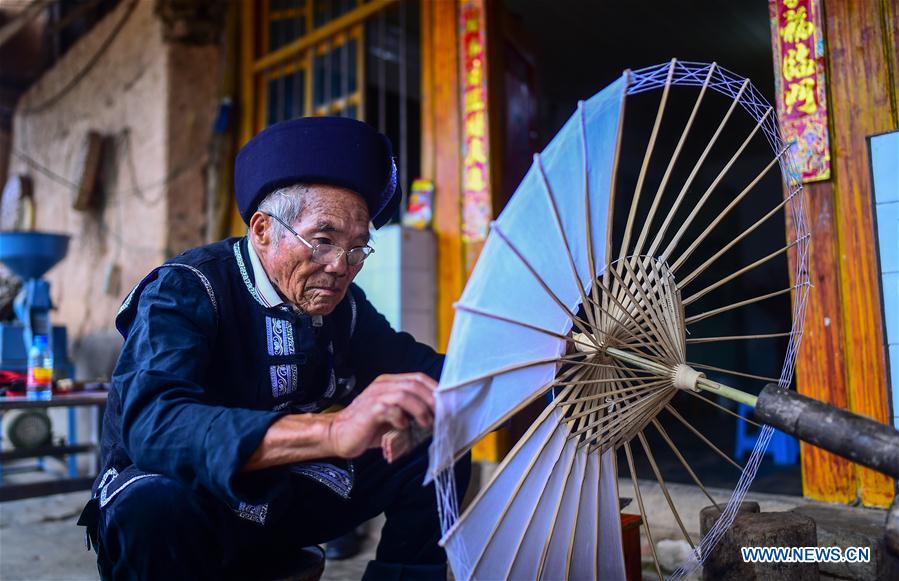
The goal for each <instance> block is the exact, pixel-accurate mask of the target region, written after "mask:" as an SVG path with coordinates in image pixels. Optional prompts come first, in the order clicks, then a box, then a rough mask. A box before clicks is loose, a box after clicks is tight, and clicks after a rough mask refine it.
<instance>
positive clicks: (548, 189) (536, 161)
mask: <svg viewBox="0 0 899 581" xmlns="http://www.w3.org/2000/svg"><path fill="white" fill-rule="evenodd" d="M534 165H535V166H536V167H537V170H538V171H539V172H540V179H541V181H542V182H543V189H544V191H545V192H546V197H547V198H549V205H550V208H551V209H552V214H553V218H555V222H556V226H557V227H558V229H559V234H561V235H562V245H563V246H564V247H565V256H566V258H568V266H569V267H571V274H572V276H573V277H574V285H575V286H576V287H577V290H578V293H580V295H581V304H583V305H586V304H587V291H586V289H585V288H584V285H583V284H582V283H581V277H580V275H579V274H578V272H577V266H576V265H575V264H574V255H573V254H572V253H571V245H570V244H569V243H568V235H567V234H566V233H565V227H564V226H563V225H562V216H561V215H559V205H558V203H557V202H556V196H555V194H554V193H553V189H552V186H550V185H549V178H547V177H546V170H544V169H543V161H542V158H541V157H540V154H539V153H535V154H534ZM594 277H595V275H593V274H592V273H591V277H590V278H594ZM584 311H585V312H586V313H587V319H588V320H589V321H590V325H591V326H592V327H596V321H595V320H594V319H593V313H592V312H591V311H590V309H587V308H585V309H584Z"/></svg>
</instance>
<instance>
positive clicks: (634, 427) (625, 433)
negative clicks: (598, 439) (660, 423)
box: [591, 387, 676, 449]
mask: <svg viewBox="0 0 899 581" xmlns="http://www.w3.org/2000/svg"><path fill="white" fill-rule="evenodd" d="M675 390H676V388H674V387H669V388H667V389H666V391H665V392H664V393H662V392H659V394H658V395H656V394H653V395H652V396H650V397H651V398H652V401H653V405H651V406H648V407H645V408H644V409H642V410H641V411H639V412H637V413H636V414H635V418H634V419H632V420H631V421H630V422H628V423H620V424H617V425H615V426H614V427H613V428H612V429H610V430H608V431H607V432H606V433H605V434H604V436H603V437H604V439H605V443H606V446H607V447H609V448H612V449H617V448H618V447H619V446H620V445H621V444H622V443H623V442H625V441H630V440H632V439H633V438H634V435H635V434H636V433H637V432H639V431H640V430H642V429H644V428H645V427H646V424H648V423H649V422H650V421H651V420H652V419H653V418H655V417H657V416H658V415H659V414H660V413H661V411H662V408H664V407H665V405H666V404H667V403H668V402H669V401H671V398H672V397H674V395H675ZM625 428H627V430H625ZM596 447H597V446H596V445H594V446H593V447H592V448H596ZM599 447H602V445H601V444H599ZM592 448H591V449H592Z"/></svg>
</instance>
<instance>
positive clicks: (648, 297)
mask: <svg viewBox="0 0 899 581" xmlns="http://www.w3.org/2000/svg"><path fill="white" fill-rule="evenodd" d="M623 265H624V270H625V271H626V273H625V274H624V276H623V278H622V279H621V284H620V288H621V290H622V291H623V292H626V293H627V294H628V295H629V296H631V297H633V298H632V302H635V303H637V305H643V306H644V309H643V310H644V311H645V313H644V314H645V316H644V318H645V319H646V321H647V322H649V323H650V324H654V325H656V326H655V329H656V332H657V333H658V334H659V336H660V339H663V340H667V339H670V332H671V327H670V325H669V317H668V316H667V315H668V309H667V308H666V307H667V304H666V301H661V302H660V300H659V298H660V297H658V293H659V288H658V285H656V286H653V285H652V282H653V280H655V281H656V282H659V283H660V284H664V281H665V277H664V276H662V277H660V276H659V272H657V270H656V264H655V263H649V264H648V266H649V267H650V269H651V272H650V273H649V274H650V275H651V276H647V275H646V273H644V272H643V271H640V272H639V273H637V272H636V271H634V270H633V266H634V265H633V264H629V263H628V261H627V260H625V261H624V263H623ZM616 275H618V276H621V273H620V272H613V273H612V276H616ZM641 275H643V276H642V278H643V282H640V278H641ZM631 287H633V288H634V289H635V290H636V291H637V293H638V294H640V297H639V298H638V297H634V296H633V294H631V292H630V289H631ZM659 321H662V323H663V324H664V326H665V327H664V329H665V330H666V331H668V332H664V333H663V332H662V330H663V328H662V327H659V326H658V322H659ZM668 344H669V346H670V347H671V348H672V349H673V351H674V352H675V353H676V351H677V350H676V349H675V348H674V344H673V343H670V341H668Z"/></svg>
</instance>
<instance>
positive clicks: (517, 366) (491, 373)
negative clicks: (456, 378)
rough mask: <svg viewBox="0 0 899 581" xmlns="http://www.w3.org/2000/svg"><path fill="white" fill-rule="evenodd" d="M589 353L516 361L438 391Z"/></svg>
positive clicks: (440, 388)
mask: <svg viewBox="0 0 899 581" xmlns="http://www.w3.org/2000/svg"><path fill="white" fill-rule="evenodd" d="M587 356H589V354H588V353H572V354H571V355H559V356H558V357H545V358H542V359H534V360H533V361H525V362H523V363H515V364H513V365H507V366H505V367H501V368H499V369H493V370H491V371H488V372H487V373H482V374H481V375H478V376H476V377H472V378H471V379H466V380H465V381H461V382H459V383H453V384H451V385H441V386H439V387H438V388H437V391H439V392H444V391H452V390H454V389H459V388H461V387H466V386H468V385H472V384H475V383H478V382H481V381H487V380H488V379H493V378H494V377H496V376H497V375H503V374H505V373H511V372H513V371H518V370H521V369H527V368H528V367H536V366H538V365H549V364H550V363H560V362H565V361H576V358H578V357H587Z"/></svg>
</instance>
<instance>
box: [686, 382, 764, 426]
mask: <svg viewBox="0 0 899 581" xmlns="http://www.w3.org/2000/svg"><path fill="white" fill-rule="evenodd" d="M683 392H684V393H689V394H690V395H692V396H693V397H695V398H697V399H701V400H702V401H704V402H705V403H707V404H709V405H713V406H715V407H716V408H718V409H720V410H721V411H723V412H725V413H728V414H730V415H732V416H734V417H735V418H737V419H740V420H743V421H744V422H746V423H748V424H752V425H753V426H755V427H757V428H761V427H762V426H761V424H759V423H757V422H754V421H752V420H750V419H749V418H746V417H744V416H741V415H740V414H738V413H737V412H735V411H733V410H732V409H729V408H726V407H724V406H723V405H721V404H719V403H716V402H714V401H712V400H710V399H709V398H707V397H705V396H703V395H700V394H699V393H697V392H695V391H693V390H692V389H685V390H683Z"/></svg>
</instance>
